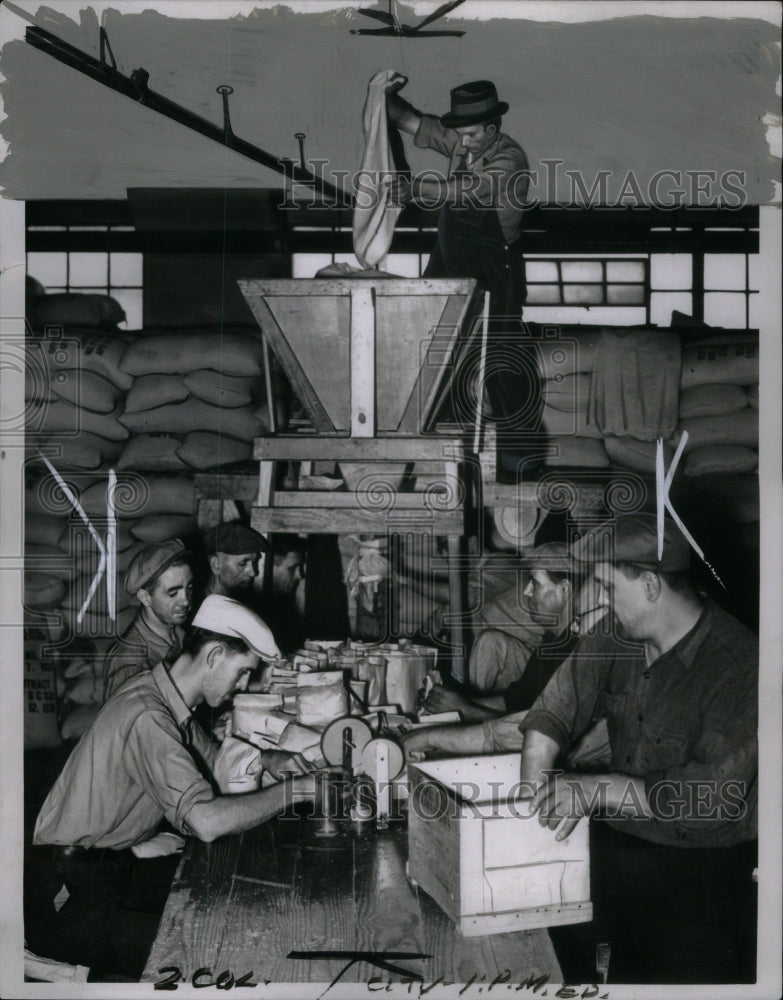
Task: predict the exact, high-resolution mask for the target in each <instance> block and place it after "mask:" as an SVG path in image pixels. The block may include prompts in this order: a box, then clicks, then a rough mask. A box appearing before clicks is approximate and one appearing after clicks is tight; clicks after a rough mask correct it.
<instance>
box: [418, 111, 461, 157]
mask: <svg viewBox="0 0 783 1000" xmlns="http://www.w3.org/2000/svg"><path fill="white" fill-rule="evenodd" d="M458 142H459V136H458V135H457V133H456V132H455V131H454V129H451V128H444V127H443V125H441V123H440V122H439V121H438V119H437V118H436V117H435V116H434V115H422V116H421V121H420V122H419V127H418V128H417V129H416V134H415V135H414V137H413V144H414V146H418V148H419V149H434V150H435V151H436V152H438V153H442V154H443V155H444V156H451V154H452V152H453V151H454V148H455V146H456V145H457V143H458Z"/></svg>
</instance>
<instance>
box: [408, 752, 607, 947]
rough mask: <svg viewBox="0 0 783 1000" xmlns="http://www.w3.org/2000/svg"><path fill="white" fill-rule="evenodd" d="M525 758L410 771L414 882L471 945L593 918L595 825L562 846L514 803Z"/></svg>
mask: <svg viewBox="0 0 783 1000" xmlns="http://www.w3.org/2000/svg"><path fill="white" fill-rule="evenodd" d="M519 773H520V755H519V754H502V755H498V756H480V757H460V758H451V759H448V760H440V761H429V762H426V763H421V764H411V765H410V766H409V769H408V777H409V782H410V791H409V794H410V801H409V812H408V876H409V878H410V879H411V880H412V881H413V882H414V883H416V884H417V885H419V886H420V887H421V888H422V889H423V890H424V891H425V892H426V893H427V894H428V895H429V896H431V897H432V898H433V899H434V900H435V901H436V902H437V903H438V904H439V905H440V906H441V908H442V909H443V910H445V912H446V913H447V914H448V915H449V916H450V917H451V918H452V920H454V922H455V923H456V924H457V925H458V926H459V928H460V930H461V931H462V932H463V934H465V935H466V936H467V937H477V936H479V935H482V934H498V933H502V932H505V931H518V930H525V929H527V928H531V927H553V926H556V925H558V924H576V923H582V922H585V921H588V920H591V919H592V916H593V907H592V903H591V902H590V859H589V847H588V824H587V820H586V819H582V820H580V821H579V823H578V824H577V826H576V827H575V829H574V830H573V832H572V833H571V834H570V836H569V837H567V838H566V839H565V840H562V841H558V840H555V831H553V830H550V829H548V828H546V827H542V826H541V825H540V824H539V822H538V816H528V814H527V810H528V806H527V803H526V802H524V801H521V800H519V799H518V798H517V799H516V800H514V799H513V798H511V799H509V793H511V794H512V796H513V790H514V788H515V786H518V783H519Z"/></svg>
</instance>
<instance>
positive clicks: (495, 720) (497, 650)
mask: <svg viewBox="0 0 783 1000" xmlns="http://www.w3.org/2000/svg"><path fill="white" fill-rule="evenodd" d="M521 566H522V567H524V568H525V569H527V570H528V572H529V574H530V575H529V579H528V581H527V584H526V585H525V589H524V590H523V592H522V596H523V597H524V598H525V600H526V613H527V615H529V616H530V619H531V620H532V621H533V622H536V623H538V624H540V625H542V626H543V628H544V632H545V634H546V635H548V637H549V638H548V640H546V641H544V642H543V643H541V644H540V645H539V646H538V648H537V649H536V650H535V651H534V652H533V654H532V655H531V656H529V658H528V660H527V663H526V665H525V667H524V670H523V672H522V676H521V677H520V678H518V679H517V680H516V681H514V682H513V683H512V684H511V685H509V687H508V688H507V689H506V691H505V692H503V693H502V694H497V695H490V696H485V697H478V698H473V699H471V698H467V697H466V696H465V695H463V694H460V693H459V692H457V691H455V690H454V689H453V688H447V687H444V686H442V685H435V686H434V687H433V688H432V690H431V692H430V694H429V695H428V697H427V699H426V700H425V701H424V705H423V708H424V709H425V710H426V711H427V712H430V713H438V712H448V711H458V712H459V713H460V715H461V717H462V722H463V723H464V722H467V723H477V724H476V725H463V724H460V723H457V724H454V725H437V726H431V727H425V728H422V729H417V730H415V731H413V732H409V733H406V735H405V751H406V753H407V754H408V756H409V757H410V758H411V759H414V757H415V756H416V755H420V754H421V753H422V752H424V751H432V750H439V751H445V752H447V753H454V754H457V753H461V754H472V753H485V752H488V751H491V750H519V749H521V747H522V734H521V733H520V731H519V723H520V722H521V721H522V719H523V718H524V717H525V715H526V713H527V710H528V709H529V708H530V706H531V705H532V704H533V702H534V701H535V700H536V698H537V696H538V695H539V694H540V692H541V691H543V690H544V688H545V687H546V685H547V683H548V681H549V679H550V678H551V677H552V675H553V674H554V673H555V671H556V670H557V669H558V667H559V666H560V664H561V663H563V662H564V661H565V660H566V659H567V657H569V656H570V655H571V653H573V651H574V649H575V648H576V647H577V643H578V642H580V641H583V640H580V634H581V632H582V631H583V628H579V629H577V628H576V627H574V623H575V622H576V621H580V624H581V625H582V626H584V627H585V628H586V627H587V625H588V621H589V622H590V624H591V625H592V624H593V618H594V616H595V612H596V611H597V610H598V609H596V608H595V607H594V604H595V600H594V590H593V588H592V586H587V585H586V584H585V581H584V579H583V577H584V566H583V565H582V564H580V563H578V562H576V561H575V560H574V559H573V558H572V557H571V553H570V550H569V548H568V545H566V543H565V542H544V543H543V544H542V545H538V546H536V547H535V548H533V549H531V550H530V551H528V552H527V553H526V554H525V555H524V557H523V558H522V560H521ZM602 610H605V609H602ZM482 635H488V637H489V638H490V640H491V641H490V642H488V643H487V647H488V652H489V651H490V650H491V651H493V652H494V655H496V656H498V655H499V656H503V655H504V654H505V651H506V650H507V649H509V648H512V649H513V646H514V645H515V644H516V640H515V639H514V638H513V637H512V636H509V635H506V634H505V633H499V634H497V637H496V636H495V634H494V630H488V633H480V634H479V636H478V638H477V642H478V641H480V640H481V638H482ZM423 721H426V719H425V720H423ZM598 721H600V720H596V722H598ZM588 748H589V752H590V755H591V759H596V757H600V756H601V754H602V753H603V752H604V751H605V749H606V739H605V726H597V727H596V728H595V729H594V731H592V732H591V734H590V737H589V741H588V742H586V743H585V745H584V746H583V747H581V748H580V758H582V757H583V756H584V754H583V751H584V752H587V750H588Z"/></svg>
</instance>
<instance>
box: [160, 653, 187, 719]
mask: <svg viewBox="0 0 783 1000" xmlns="http://www.w3.org/2000/svg"><path fill="white" fill-rule="evenodd" d="M152 679H153V680H154V681H155V684H156V686H157V688H158V690H159V691H160V693H161V697H162V698H163V700H164V701H165V702H166V705H167V706H168V707H169V709H170V710H171V714H172V715H173V716H174V719H175V721H176V723H177V725H178V726H183V725H185V723H186V722H188V721H190V719H191V718H192V716H193V710H192V709H191V708H188V706H187V704H186V703H185V699H184V698H183V697H182V692H181V691H180V689H179V688H178V687H177V685H176V684H175V683H174V681H173V680H172V677H171V674H170V673H169V671H168V669H167V667H166V664H165V663H159V664H157V666H155V667H153V668H152Z"/></svg>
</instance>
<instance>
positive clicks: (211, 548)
mask: <svg viewBox="0 0 783 1000" xmlns="http://www.w3.org/2000/svg"><path fill="white" fill-rule="evenodd" d="M269 548H270V546H269V542H267V540H266V538H264V536H263V535H261V534H259V533H258V532H257V531H254V530H253V529H252V528H249V527H247V525H245V524H242V522H241V521H224V522H223V523H221V524H218V525H216V526H215V527H214V528H210V529H209V531H207V532H206V533H205V534H204V551H205V552H206V554H207V557H208V559H209V569H210V577H209V580H208V581H207V586H206V591H205V594H222V595H223V596H225V597H234V598H236V599H237V600H240V601H241V600H243V599H245V598H246V597H247V596H248V595H249V593H250V590H251V588H252V586H253V581H254V580H255V578H256V577H257V576H258V564H259V560H260V558H261V554H262V553H265V552H268V551H269Z"/></svg>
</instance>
